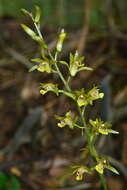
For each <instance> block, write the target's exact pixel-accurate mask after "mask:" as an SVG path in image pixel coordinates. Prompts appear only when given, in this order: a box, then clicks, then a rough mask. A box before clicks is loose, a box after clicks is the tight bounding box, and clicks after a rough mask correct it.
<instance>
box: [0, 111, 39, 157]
mask: <svg viewBox="0 0 127 190" xmlns="http://www.w3.org/2000/svg"><path fill="white" fill-rule="evenodd" d="M41 113H42V108H40V107H37V108H36V109H34V110H33V111H32V113H30V114H29V115H28V116H27V117H26V118H25V120H24V121H23V123H22V124H21V126H19V129H18V130H17V132H16V134H15V135H14V137H13V139H12V140H11V141H10V142H9V143H8V145H7V146H6V147H5V148H3V149H2V150H0V153H6V154H14V153H15V152H16V151H17V150H18V148H19V147H20V146H21V144H22V143H23V142H22V138H23V137H24V136H26V135H27V134H28V132H29V131H30V130H31V129H32V128H33V126H34V125H35V124H36V123H37V121H39V119H40V117H41Z"/></svg>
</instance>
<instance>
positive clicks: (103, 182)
mask: <svg viewBox="0 0 127 190" xmlns="http://www.w3.org/2000/svg"><path fill="white" fill-rule="evenodd" d="M34 25H35V28H36V30H37V33H38V35H39V37H40V38H42V39H43V36H42V34H41V32H40V28H39V27H38V25H37V24H36V23H35V22H34ZM48 53H49V56H50V57H51V59H54V60H55V68H56V71H57V73H58V75H59V77H60V79H61V81H62V82H63V84H64V86H65V88H66V90H67V91H68V92H72V90H71V88H70V87H69V84H68V83H69V81H70V77H68V80H67V81H66V80H65V78H64V76H63V74H62V73H61V71H60V69H59V67H58V65H57V57H58V52H56V54H55V58H53V56H52V54H51V52H50V51H49V50H48ZM77 108H78V112H79V115H80V118H81V122H82V125H83V127H84V128H82V134H83V130H84V129H85V134H86V139H87V142H88V147H89V150H90V153H91V155H92V157H93V160H94V161H96V154H95V151H93V150H94V144H93V139H92V138H91V137H90V135H89V130H88V128H87V126H86V125H87V124H86V120H85V117H84V113H85V107H84V108H83V110H81V108H80V107H79V106H78V105H77ZM99 178H100V183H101V185H102V187H103V189H104V190H108V188H107V185H106V182H105V178H104V176H103V175H101V174H99Z"/></svg>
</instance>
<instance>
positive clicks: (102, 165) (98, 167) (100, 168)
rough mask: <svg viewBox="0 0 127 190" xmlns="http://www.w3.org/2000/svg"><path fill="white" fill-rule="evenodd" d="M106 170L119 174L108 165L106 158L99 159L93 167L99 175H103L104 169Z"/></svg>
mask: <svg viewBox="0 0 127 190" xmlns="http://www.w3.org/2000/svg"><path fill="white" fill-rule="evenodd" d="M105 168H107V169H109V170H110V171H112V172H113V173H115V174H117V175H118V174H119V172H118V171H117V170H116V169H115V168H113V167H112V166H110V165H109V159H108V158H100V159H99V160H98V164H97V165H96V166H95V170H96V171H97V172H98V173H100V174H103V173H104V169H105Z"/></svg>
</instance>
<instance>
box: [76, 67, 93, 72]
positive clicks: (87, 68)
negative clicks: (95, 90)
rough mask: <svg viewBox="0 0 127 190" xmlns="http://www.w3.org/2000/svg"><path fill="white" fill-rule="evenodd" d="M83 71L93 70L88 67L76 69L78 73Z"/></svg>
mask: <svg viewBox="0 0 127 190" xmlns="http://www.w3.org/2000/svg"><path fill="white" fill-rule="evenodd" d="M83 70H85V71H93V69H92V68H90V67H81V68H79V69H78V72H79V71H83Z"/></svg>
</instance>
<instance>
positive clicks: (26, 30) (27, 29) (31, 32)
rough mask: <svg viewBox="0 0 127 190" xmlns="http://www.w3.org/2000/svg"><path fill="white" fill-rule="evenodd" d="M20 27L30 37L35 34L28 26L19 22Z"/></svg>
mask: <svg viewBox="0 0 127 190" xmlns="http://www.w3.org/2000/svg"><path fill="white" fill-rule="evenodd" d="M21 27H22V28H23V30H24V31H25V32H26V33H27V34H28V35H29V36H31V37H32V38H35V36H36V33H35V32H34V31H33V30H31V29H30V28H29V27H28V26H26V25H25V24H21Z"/></svg>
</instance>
